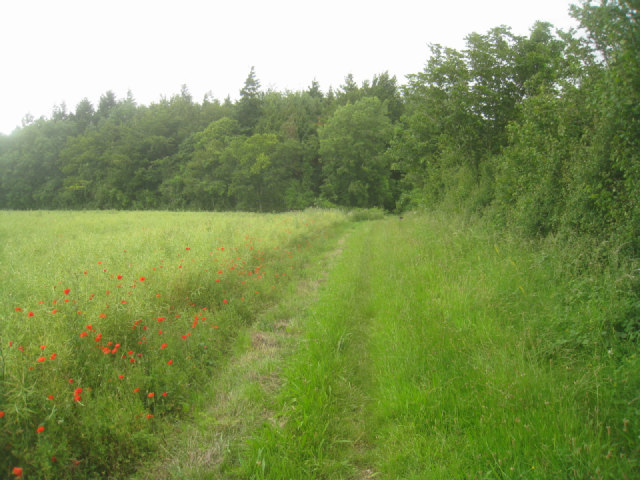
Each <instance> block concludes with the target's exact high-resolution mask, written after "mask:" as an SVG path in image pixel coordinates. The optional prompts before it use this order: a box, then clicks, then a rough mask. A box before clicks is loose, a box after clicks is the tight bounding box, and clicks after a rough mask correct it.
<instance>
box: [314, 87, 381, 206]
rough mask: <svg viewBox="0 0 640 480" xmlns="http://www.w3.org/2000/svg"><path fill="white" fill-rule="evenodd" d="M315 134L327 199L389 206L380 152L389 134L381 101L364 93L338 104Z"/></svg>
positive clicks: (343, 203) (337, 201) (350, 204)
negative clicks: (345, 103) (351, 101)
mask: <svg viewBox="0 0 640 480" xmlns="http://www.w3.org/2000/svg"><path fill="white" fill-rule="evenodd" d="M318 135H319V140H320V159H321V162H322V175H323V183H322V187H321V190H322V193H323V195H324V196H325V197H326V198H327V199H329V200H330V201H332V202H334V203H337V204H339V205H345V206H349V207H374V206H378V207H383V206H386V207H390V206H391V207H392V206H393V201H392V199H391V198H390V189H389V174H390V171H389V165H388V163H387V162H386V161H385V158H384V156H383V153H384V151H385V149H386V148H387V146H388V143H389V140H390V138H391V122H390V120H389V117H388V116H387V108H386V105H385V104H383V103H382V102H381V101H380V100H379V99H378V98H376V97H366V98H363V99H362V100H358V101H357V102H356V103H354V104H348V105H345V106H342V107H339V108H338V109H337V110H336V111H335V113H334V114H333V116H332V117H331V118H330V119H329V120H328V121H327V123H326V124H325V125H324V126H323V127H321V128H320V130H319V132H318Z"/></svg>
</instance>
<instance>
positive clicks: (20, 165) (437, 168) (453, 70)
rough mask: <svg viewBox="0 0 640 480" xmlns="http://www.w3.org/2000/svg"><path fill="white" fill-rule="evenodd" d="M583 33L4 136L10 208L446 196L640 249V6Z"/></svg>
mask: <svg viewBox="0 0 640 480" xmlns="http://www.w3.org/2000/svg"><path fill="white" fill-rule="evenodd" d="M571 14H572V16H573V17H575V18H576V19H577V20H578V21H579V25H580V28H579V29H578V30H576V31H573V30H572V31H568V32H566V31H560V30H556V29H555V28H554V27H553V25H551V24H549V23H545V22H536V23H535V24H533V26H532V27H531V29H530V33H529V35H528V36H519V35H515V34H514V33H512V31H511V29H510V28H509V27H507V26H499V27H496V28H493V29H491V30H490V31H488V32H486V33H471V34H469V35H468V36H467V37H466V47H465V48H464V49H461V50H456V49H452V48H448V47H446V46H442V45H431V46H430V50H431V52H430V56H429V57H428V60H427V61H426V65H425V67H424V70H423V71H421V72H417V73H413V74H409V75H407V77H406V83H404V84H399V83H398V80H397V79H396V78H395V77H394V76H391V75H389V73H387V72H383V73H380V74H379V75H376V76H374V77H373V78H372V79H370V80H365V81H364V82H362V83H361V84H357V83H356V82H355V80H354V78H353V76H352V75H347V76H346V78H345V80H344V84H342V85H340V86H339V87H337V88H335V89H334V88H329V90H328V91H327V92H323V91H322V90H321V88H320V85H319V84H318V83H317V82H316V81H313V82H312V83H311V85H310V86H309V87H308V88H307V89H306V90H304V91H285V92H279V91H272V90H267V91H263V90H262V88H261V85H260V81H259V78H258V75H257V73H256V71H255V70H254V69H253V68H252V69H251V71H250V73H249V74H248V76H247V79H246V81H245V83H244V86H242V89H241V90H240V96H239V98H238V99H237V100H236V101H231V99H229V98H227V99H226V100H224V101H220V100H218V99H215V98H211V97H210V96H205V97H204V99H203V100H202V101H201V102H198V101H195V100H194V99H193V98H192V96H191V94H190V93H189V90H188V88H187V86H183V88H182V89H181V91H180V93H179V94H176V95H173V96H171V97H169V98H161V99H160V100H159V101H158V102H156V103H152V104H150V105H139V104H137V103H136V101H135V98H134V96H133V94H132V93H129V94H128V95H127V96H126V98H117V97H116V95H115V94H114V93H113V92H112V91H107V92H106V93H105V94H104V95H102V96H101V98H100V100H99V103H98V105H93V104H92V103H91V102H90V101H89V100H87V99H84V100H82V101H81V102H80V103H78V105H77V106H76V107H75V109H74V110H72V111H70V110H68V109H67V107H66V106H65V105H64V104H63V105H59V106H57V107H55V108H54V109H53V112H52V113H51V115H50V117H48V118H46V117H41V118H37V119H36V118H32V117H30V116H29V115H27V116H25V118H24V119H23V124H22V127H20V128H17V129H16V130H15V131H14V132H13V133H11V134H10V135H0V209H12V210H31V209H127V210H145V209H154V210H194V211H257V212H280V211H289V210H300V209H305V208H308V207H313V206H316V207H347V208H372V207H377V208H382V209H384V210H386V211H389V212H402V211H405V210H408V209H412V208H419V207H427V208H429V207H433V206H438V205H446V206H449V207H453V208H456V209H460V210H462V211H465V212H471V213H473V214H477V215H481V216H485V217H488V218H490V219H491V220H492V221H494V222H496V223H497V224H498V225H501V226H509V227H513V228H515V229H517V230H519V231H521V232H522V233H524V234H525V235H528V236H533V237H536V236H537V237H545V236H548V235H551V234H554V235H555V234H560V235H569V236H574V235H587V236H592V237H594V238H598V239H601V240H605V241H613V242H614V243H615V244H616V245H620V248H621V249H622V251H623V252H625V253H626V254H630V255H631V256H634V255H636V254H637V253H638V252H640V188H638V186H639V185H640V161H639V159H638V152H639V143H640V28H639V26H638V19H639V13H638V2H637V0H612V1H602V2H597V1H593V0H592V1H589V2H583V3H582V4H581V5H579V6H573V7H571Z"/></svg>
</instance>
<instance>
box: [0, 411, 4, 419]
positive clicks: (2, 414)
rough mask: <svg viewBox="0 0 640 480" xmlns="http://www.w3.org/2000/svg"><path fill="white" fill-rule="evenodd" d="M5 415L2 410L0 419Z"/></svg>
mask: <svg viewBox="0 0 640 480" xmlns="http://www.w3.org/2000/svg"><path fill="white" fill-rule="evenodd" d="M4 415H5V413H4V411H3V410H0V418H2V417H4Z"/></svg>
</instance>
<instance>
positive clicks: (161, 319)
mask: <svg viewBox="0 0 640 480" xmlns="http://www.w3.org/2000/svg"><path fill="white" fill-rule="evenodd" d="M165 318H166V317H158V318H157V320H158V322H164V320H165Z"/></svg>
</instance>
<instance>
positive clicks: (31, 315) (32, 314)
mask: <svg viewBox="0 0 640 480" xmlns="http://www.w3.org/2000/svg"><path fill="white" fill-rule="evenodd" d="M34 315H35V313H33V312H29V313H28V314H27V317H33V316H34Z"/></svg>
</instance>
